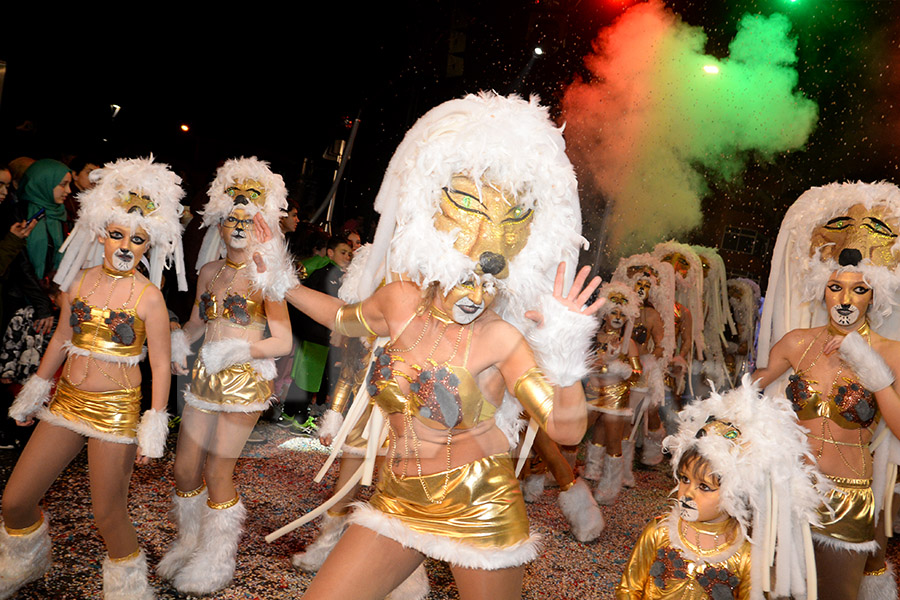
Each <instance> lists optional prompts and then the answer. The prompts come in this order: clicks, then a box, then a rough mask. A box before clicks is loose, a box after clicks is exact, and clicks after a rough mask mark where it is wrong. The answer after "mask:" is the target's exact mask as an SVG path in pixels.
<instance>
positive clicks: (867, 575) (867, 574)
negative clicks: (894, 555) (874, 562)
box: [863, 564, 887, 577]
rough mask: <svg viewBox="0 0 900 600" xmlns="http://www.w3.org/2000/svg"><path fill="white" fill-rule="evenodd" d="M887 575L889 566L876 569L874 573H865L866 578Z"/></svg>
mask: <svg viewBox="0 0 900 600" xmlns="http://www.w3.org/2000/svg"><path fill="white" fill-rule="evenodd" d="M885 573H887V565H886V564H885V565H884V566H883V567H881V568H880V569H875V570H874V571H863V576H864V577H878V576H879V575H884V574H885Z"/></svg>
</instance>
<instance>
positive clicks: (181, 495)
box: [175, 483, 206, 498]
mask: <svg viewBox="0 0 900 600" xmlns="http://www.w3.org/2000/svg"><path fill="white" fill-rule="evenodd" d="M205 489H206V484H205V483H201V484H200V487H198V488H197V489H196V490H191V491H189V492H182V491H181V490H179V489H178V488H175V495H176V496H178V497H179V498H193V497H194V496H199V495H200V494H202V493H203V490H205Z"/></svg>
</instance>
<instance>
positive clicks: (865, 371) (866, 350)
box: [838, 331, 894, 392]
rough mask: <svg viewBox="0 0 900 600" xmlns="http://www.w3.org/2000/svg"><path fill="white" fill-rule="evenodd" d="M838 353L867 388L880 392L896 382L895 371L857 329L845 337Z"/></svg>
mask: <svg viewBox="0 0 900 600" xmlns="http://www.w3.org/2000/svg"><path fill="white" fill-rule="evenodd" d="M838 353H839V354H840V355H841V358H842V359H843V361H844V362H845V363H847V364H848V365H849V366H850V368H851V369H853V372H854V373H856V376H857V377H859V382H860V383H861V384H863V387H865V388H866V389H868V390H870V391H872V392H878V391H881V390H883V389H884V388H886V387H888V386H889V385H891V384H892V383H894V372H893V371H892V370H891V368H890V367H889V366H888V364H887V363H886V362H884V359H883V358H881V355H880V354H878V352H876V351H875V350H873V349H872V347H871V346H869V344H868V343H867V342H866V340H864V339H863V337H862V336H861V335H859V334H858V333H856V332H855V331H854V332H853V333H848V334H847V335H846V336H845V337H844V341H843V342H841V347H840V348H838Z"/></svg>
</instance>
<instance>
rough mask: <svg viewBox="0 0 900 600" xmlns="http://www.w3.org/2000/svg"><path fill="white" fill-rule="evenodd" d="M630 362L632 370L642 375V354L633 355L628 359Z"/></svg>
mask: <svg viewBox="0 0 900 600" xmlns="http://www.w3.org/2000/svg"><path fill="white" fill-rule="evenodd" d="M628 362H629V363H631V372H632V373H635V374H637V375H640V374H641V373H643V372H644V366H643V365H642V364H641V357H640V356H632V357H631V358H629V359H628Z"/></svg>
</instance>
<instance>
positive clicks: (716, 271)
mask: <svg viewBox="0 0 900 600" xmlns="http://www.w3.org/2000/svg"><path fill="white" fill-rule="evenodd" d="M691 248H693V249H694V251H695V252H696V253H697V256H699V257H700V264H701V266H702V268H703V343H704V346H705V350H704V357H703V361H702V362H697V363H696V364H695V367H694V368H693V369H692V370H691V377H692V381H691V385H692V387H693V390H694V397H695V398H703V397H705V396H707V395H709V390H710V387H709V383H708V382H712V384H713V386H715V388H716V389H717V390H724V389H728V388H730V387H732V382H731V380H730V379H729V376H728V370H727V368H726V366H725V332H726V328H727V330H728V331H729V332H730V333H731V335H737V328H736V326H735V324H734V318H733V317H732V314H731V304H730V303H729V302H728V286H727V285H726V278H725V262H724V261H723V260H722V257H721V256H720V255H719V252H718V250H716V249H715V248H708V247H706V246H691Z"/></svg>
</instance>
